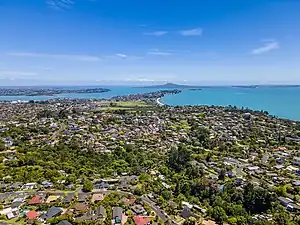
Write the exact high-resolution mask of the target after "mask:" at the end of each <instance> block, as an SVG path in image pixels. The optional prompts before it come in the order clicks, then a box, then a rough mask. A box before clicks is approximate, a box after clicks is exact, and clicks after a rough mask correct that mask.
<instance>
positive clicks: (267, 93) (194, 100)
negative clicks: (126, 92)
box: [161, 86, 300, 120]
mask: <svg viewBox="0 0 300 225" xmlns="http://www.w3.org/2000/svg"><path fill="white" fill-rule="evenodd" d="M161 102H162V103H164V104H167V105H171V106H175V105H179V106H183V105H218V106H229V105H232V106H237V107H239V108H241V107H244V108H249V109H252V110H264V111H267V112H269V114H271V115H274V116H277V117H280V118H285V119H291V120H300V87H272V86H269V87H268V86H265V87H263V86H261V87H257V88H246V87H211V88H202V90H198V91H184V92H182V93H179V94H177V95H167V96H165V97H164V98H162V99H161Z"/></svg>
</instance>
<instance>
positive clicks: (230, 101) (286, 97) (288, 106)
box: [0, 86, 300, 120]
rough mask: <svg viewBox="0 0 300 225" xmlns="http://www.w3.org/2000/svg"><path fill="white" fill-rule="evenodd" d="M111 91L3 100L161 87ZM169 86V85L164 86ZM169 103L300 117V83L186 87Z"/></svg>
mask: <svg viewBox="0 0 300 225" xmlns="http://www.w3.org/2000/svg"><path fill="white" fill-rule="evenodd" d="M107 88H109V89H111V91H110V92H105V93H91V94H59V95H56V96H0V101H1V100H11V101H13V100H47V99H53V98H81V99H82V98H88V99H90V98H92V99H103V98H104V99H108V98H111V97H113V96H119V95H128V94H137V93H147V92H153V91H157V90H161V89H157V88H138V87H120V86H118V87H116V86H114V87H107ZM164 90H165V88H164ZM161 102H162V103H164V104H167V105H172V106H175V105H180V106H182V105H220V106H228V105H232V106H237V107H244V108H249V109H253V110H264V111H268V112H269V113H270V114H271V115H275V116H277V117H280V118H286V119H292V120H300V87H275V86H273V87H272V86H260V87H257V88H246V87H204V88H202V89H201V90H196V91H193V90H183V92H182V93H180V94H177V95H167V96H165V97H164V98H162V99H161Z"/></svg>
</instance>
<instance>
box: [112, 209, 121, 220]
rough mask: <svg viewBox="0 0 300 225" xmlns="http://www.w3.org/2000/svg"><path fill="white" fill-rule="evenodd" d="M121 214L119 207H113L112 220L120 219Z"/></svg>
mask: <svg viewBox="0 0 300 225" xmlns="http://www.w3.org/2000/svg"><path fill="white" fill-rule="evenodd" d="M122 213H123V209H122V208H120V207H114V208H113V219H115V218H116V217H119V218H120V219H121V217H122Z"/></svg>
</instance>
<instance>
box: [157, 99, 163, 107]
mask: <svg viewBox="0 0 300 225" xmlns="http://www.w3.org/2000/svg"><path fill="white" fill-rule="evenodd" d="M156 103H157V104H158V105H159V106H163V105H165V104H163V103H161V102H160V98H158V99H156Z"/></svg>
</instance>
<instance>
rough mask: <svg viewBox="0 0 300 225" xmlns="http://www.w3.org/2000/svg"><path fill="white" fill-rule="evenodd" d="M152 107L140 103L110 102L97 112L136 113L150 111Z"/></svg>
mask: <svg viewBox="0 0 300 225" xmlns="http://www.w3.org/2000/svg"><path fill="white" fill-rule="evenodd" d="M152 107H153V105H151V104H147V103H146V102H142V101H120V102H111V103H109V104H107V106H104V107H101V108H99V109H98V110H100V111H115V110H126V111H136V110H143V109H150V108H152Z"/></svg>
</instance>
